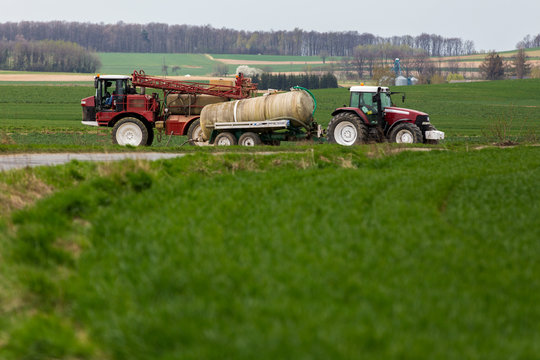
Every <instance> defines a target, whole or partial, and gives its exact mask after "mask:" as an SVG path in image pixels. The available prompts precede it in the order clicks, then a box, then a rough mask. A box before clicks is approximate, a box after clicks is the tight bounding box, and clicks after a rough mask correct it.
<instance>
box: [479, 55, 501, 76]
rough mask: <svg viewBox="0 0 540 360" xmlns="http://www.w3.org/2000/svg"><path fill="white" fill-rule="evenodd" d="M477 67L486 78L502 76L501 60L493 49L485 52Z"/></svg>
mask: <svg viewBox="0 0 540 360" xmlns="http://www.w3.org/2000/svg"><path fill="white" fill-rule="evenodd" d="M479 69H480V72H481V73H482V74H483V75H484V78H485V79H487V80H501V79H503V78H504V63H503V60H502V58H501V57H500V56H499V54H497V53H496V52H494V51H492V52H490V53H489V54H487V56H486V58H485V59H484V62H483V63H482V64H481V65H480V67H479Z"/></svg>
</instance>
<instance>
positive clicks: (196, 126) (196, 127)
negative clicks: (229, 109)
mask: <svg viewBox="0 0 540 360" xmlns="http://www.w3.org/2000/svg"><path fill="white" fill-rule="evenodd" d="M187 137H188V140H189V145H193V146H203V145H206V144H208V142H207V141H202V127H201V120H200V119H197V120H195V121H194V122H192V123H191V125H190V126H189V129H188V131H187Z"/></svg>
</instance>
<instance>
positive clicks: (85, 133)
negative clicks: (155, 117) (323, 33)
mask: <svg viewBox="0 0 540 360" xmlns="http://www.w3.org/2000/svg"><path fill="white" fill-rule="evenodd" d="M392 90H394V91H405V92H406V93H407V100H406V102H405V104H402V103H401V96H400V95H396V96H395V99H394V100H395V102H396V105H397V106H402V107H408V108H412V109H417V110H420V111H424V112H427V113H428V114H429V115H430V117H431V119H432V122H433V124H435V126H436V127H437V128H438V129H440V130H442V131H445V132H446V134H447V137H448V140H449V141H450V142H464V141H469V142H475V143H482V142H484V143H485V142H493V141H498V140H500V139H496V136H495V135H496V133H498V132H499V130H500V129H501V128H502V129H503V130H506V129H507V134H506V135H507V137H508V138H509V140H513V141H518V140H519V141H523V140H526V141H529V142H531V141H532V142H534V141H536V140H537V137H538V133H539V128H540V98H539V97H538V96H536V94H538V93H540V80H521V81H518V80H507V81H494V82H479V83H462V84H443V85H421V86H411V87H403V88H399V87H393V88H392ZM93 93H94V89H93V87H92V85H91V84H88V85H87V86H35V85H34V86H22V85H0V106H1V107H2V111H1V112H0V134H2V139H3V140H2V142H4V143H10V142H11V143H16V144H33V143H35V144H42V143H44V141H46V140H45V139H47V138H48V139H50V138H51V137H56V140H54V141H48V142H47V143H51V142H57V143H61V144H70V143H72V141H73V140H74V139H76V141H77V142H76V143H75V144H76V145H91V144H92V143H93V141H98V144H101V143H105V142H107V141H108V139H107V138H106V137H104V136H102V134H103V133H105V134H107V133H108V130H107V129H95V128H89V127H85V126H83V125H81V123H80V119H81V106H80V99H82V98H84V97H88V96H92V94H93ZM313 93H314V95H315V97H316V99H317V102H318V108H317V112H316V113H315V118H316V119H317V121H318V122H319V123H321V124H322V125H323V126H326V125H327V124H328V122H329V121H330V119H331V113H332V111H333V110H334V109H335V108H337V107H340V106H342V105H343V104H347V103H348V101H349V92H348V90H347V89H343V88H342V89H324V90H314V91H313ZM70 132H71V133H75V134H76V135H75V136H73V135H69V133H70ZM44 134H45V135H44ZM106 139H107V140H106ZM173 141H175V142H173V143H172V144H181V143H182V142H183V139H177V138H176V137H175V138H174V139H173ZM158 145H160V144H158V143H156V146H158Z"/></svg>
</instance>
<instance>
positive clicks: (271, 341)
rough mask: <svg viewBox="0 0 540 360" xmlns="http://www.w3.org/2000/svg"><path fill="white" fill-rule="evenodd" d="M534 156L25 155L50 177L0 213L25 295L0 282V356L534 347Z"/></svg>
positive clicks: (294, 354)
mask: <svg viewBox="0 0 540 360" xmlns="http://www.w3.org/2000/svg"><path fill="white" fill-rule="evenodd" d="M539 159H540V156H539V150H538V148H537V147H517V148H512V149H485V150H480V151H472V152H467V151H464V150H460V151H446V152H440V151H432V152H422V153H413V152H402V153H399V154H395V155H392V156H388V155H385V148H384V147H382V146H375V147H371V148H370V147H368V146H363V147H356V148H352V149H350V148H342V147H334V146H325V147H321V148H315V149H314V150H313V151H307V152H302V153H287V154H273V155H272V154H270V155H266V156H256V155H250V154H222V155H210V154H203V153H199V154H194V155H193V156H189V157H185V158H182V159H176V160H167V161H157V162H154V163H146V162H132V161H128V162H122V163H118V164H105V165H100V164H84V165H83V164H77V163H74V164H70V165H68V166H66V167H60V168H58V169H71V170H65V172H64V175H61V176H57V177H52V175H51V174H52V173H51V174H48V173H39V171H43V170H40V169H35V170H25V171H29V172H36V174H37V175H36V176H37V177H38V178H40V179H45V180H46V181H45V182H47V183H51V182H52V181H57V182H58V183H57V185H56V187H55V188H56V189H57V192H56V193H55V194H54V195H52V196H50V197H47V198H46V199H44V200H41V201H39V202H38V203H37V204H35V205H34V206H31V207H29V208H27V209H25V210H22V211H19V212H16V213H15V214H13V216H12V217H11V219H9V218H8V220H7V221H4V225H3V229H4V230H5V231H4V232H3V233H2V235H1V242H0V244H1V246H2V250H3V251H2V254H5V255H4V257H5V261H3V262H2V267H3V270H5V271H2V273H3V274H5V277H4V278H3V279H6V278H8V280H10V281H11V283H14V284H16V285H17V286H15V288H18V289H19V290H20V292H18V293H13V292H11V293H10V292H9V291H7V292H6V291H2V292H1V293H0V294H1V295H2V296H3V297H4V299H8V300H10V301H3V302H2V303H3V304H6V303H10V304H15V305H13V306H12V307H11V308H10V309H9V311H8V310H6V309H5V308H3V309H2V312H3V314H2V315H3V316H0V318H1V319H2V320H1V321H2V325H3V329H5V330H4V331H3V332H2V334H1V335H0V339H2V340H1V343H2V345H3V346H2V349H1V350H0V355H2V357H3V358H6V359H19V358H25V357H26V358H35V359H47V358H65V359H68V358H81V359H98V358H109V359H126V358H129V359H148V358H153V359H170V358H185V359H200V358H215V359H217V358H220V359H221V358H235V359H251V358H255V357H256V358H262V359H275V358H320V359H323V358H325V359H327V358H334V359H341V358H342V359H349V358H354V357H358V356H359V354H362V357H364V358H368V359H380V358H390V359H419V358H420V359H428V358H445V359H463V358H466V357H473V358H478V359H507V358H510V357H512V358H516V359H529V358H534V357H535V356H536V355H535V354H538V353H539V352H540V348H539V345H538V344H540V338H539V337H538V334H539V331H538V323H540V312H539V311H538V307H537V306H536V304H538V302H539V301H540V297H539V295H538V294H540V282H539V280H538V277H537V276H536V274H538V273H539V272H540V268H539V265H538V264H540V261H538V260H539V255H540V248H539V243H538V241H537V239H538V220H537V219H538V218H539V216H540V213H539V212H540V208H539V207H538V204H539V203H540V198H539V194H540V191H539V190H540V183H539V182H538V181H537V180H536V179H538V177H539V175H540V173H539V169H540V166H539V165H540V160H539ZM75 174H76V175H75ZM4 176H7V175H4ZM12 176H13V175H12ZM49 176H51V178H48V177H49ZM47 179H48V180H47ZM58 179H64V180H62V181H60V180H58ZM13 182H15V181H13ZM6 281H7V280H6ZM12 288H13V287H12ZM53 334H59V335H58V336H55V335H53ZM36 349H38V350H39V351H37V350H36Z"/></svg>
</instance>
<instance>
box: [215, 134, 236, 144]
mask: <svg viewBox="0 0 540 360" xmlns="http://www.w3.org/2000/svg"><path fill="white" fill-rule="evenodd" d="M236 144H237V142H236V137H235V136H234V135H233V134H231V133H230V132H222V133H221V134H219V135H218V136H216V140H214V145H215V146H232V145H236Z"/></svg>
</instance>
